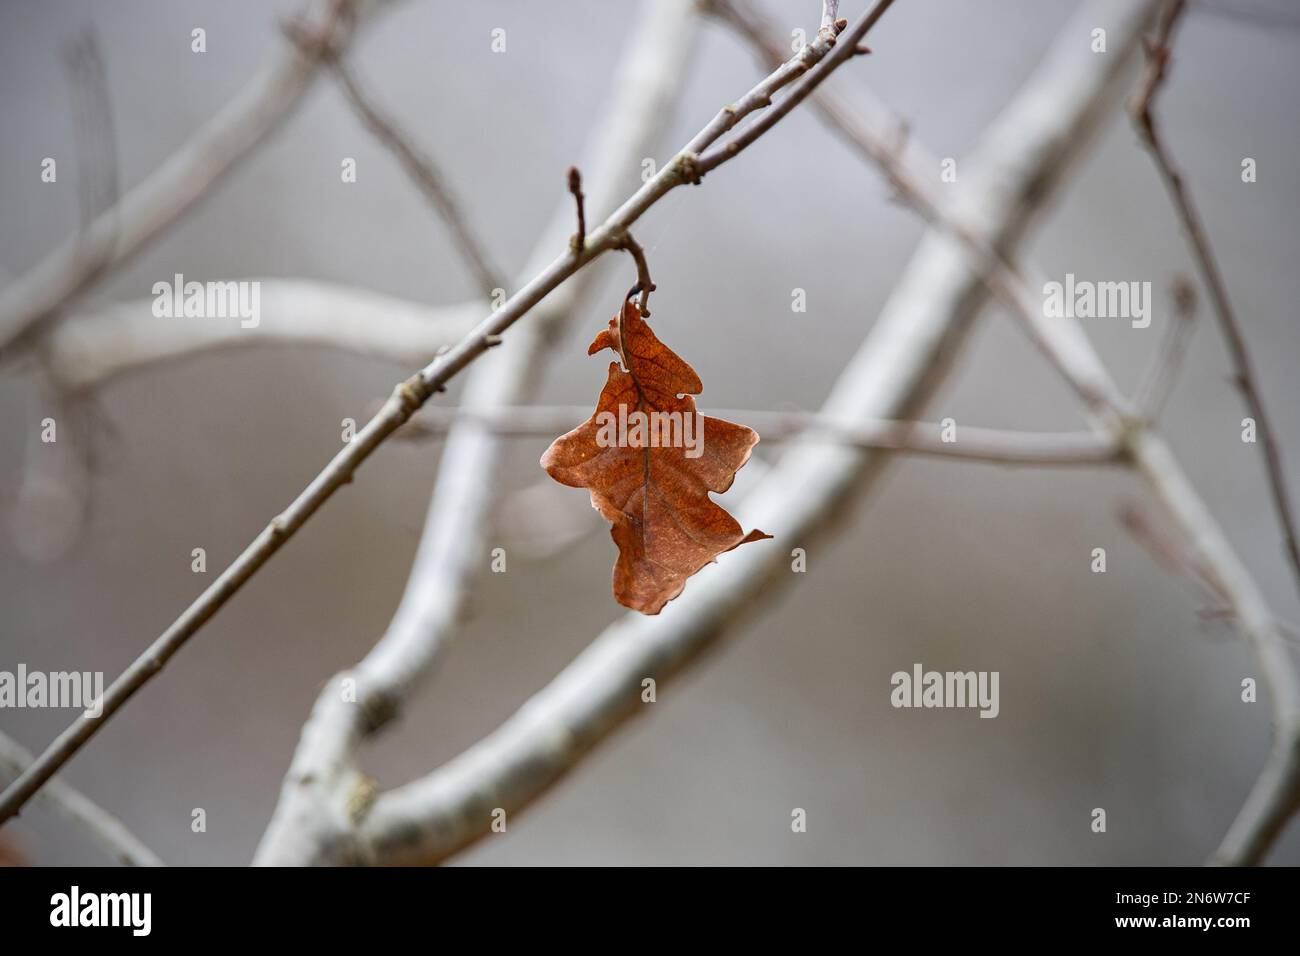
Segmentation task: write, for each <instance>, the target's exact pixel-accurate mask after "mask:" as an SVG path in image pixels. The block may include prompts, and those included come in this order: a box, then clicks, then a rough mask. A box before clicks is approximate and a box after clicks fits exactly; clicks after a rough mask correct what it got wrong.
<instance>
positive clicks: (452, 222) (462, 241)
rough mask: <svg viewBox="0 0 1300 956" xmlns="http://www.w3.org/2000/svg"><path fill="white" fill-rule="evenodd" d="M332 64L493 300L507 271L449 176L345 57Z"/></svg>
mask: <svg viewBox="0 0 1300 956" xmlns="http://www.w3.org/2000/svg"><path fill="white" fill-rule="evenodd" d="M287 32H288V33H289V35H290V36H291V37H292V38H295V40H296V42H304V41H303V40H302V38H301V37H300V36H299V35H298V34H297V33H296V32H295V31H293V30H287ZM329 65H330V68H331V69H332V70H333V72H334V75H335V77H337V79H338V81H339V85H340V86H341V87H342V88H343V92H344V93H345V94H347V98H348V101H349V102H350V103H351V104H352V107H353V109H354V110H355V111H356V113H357V115H358V116H359V117H361V121H362V122H363V123H365V125H366V127H367V128H368V129H369V130H370V132H372V133H373V134H374V135H375V138H376V139H378V140H379V141H380V142H381V143H383V144H384V145H385V146H386V147H388V149H389V151H390V152H392V154H393V155H394V156H396V157H397V160H398V162H400V163H401V164H402V168H403V169H405V170H406V172H407V175H408V176H410V178H411V181H412V182H414V183H415V185H416V186H417V187H419V190H420V192H421V193H423V194H424V197H425V199H427V200H428V201H429V205H431V206H432V207H433V209H434V211H435V212H437V213H438V215H439V216H440V217H441V218H442V221H443V222H444V223H446V225H447V228H448V229H450V230H451V233H452V237H453V239H454V240H455V244H456V248H457V249H459V250H460V253H461V256H462V257H464V259H465V264H466V265H468V266H469V268H470V271H471V272H473V273H474V277H475V279H476V280H477V282H478V287H479V290H480V291H481V292H482V293H483V298H485V299H487V300H489V301H491V299H492V297H493V295H494V294H495V292H496V290H497V289H504V288H505V287H506V284H505V280H504V279H503V278H502V277H503V275H504V273H502V272H501V271H500V270H499V269H497V268H496V267H495V266H494V265H492V262H491V257H490V256H488V254H487V251H486V250H485V249H484V247H483V243H482V242H480V241H479V239H478V238H477V237H476V236H475V235H474V231H473V230H472V229H470V227H469V223H468V222H467V221H466V219H465V214H464V213H463V212H462V211H461V208H460V203H458V202H457V201H456V198H455V196H453V195H452V193H451V190H450V188H449V187H448V186H447V185H446V184H445V182H444V179H445V178H446V177H444V176H443V175H442V173H440V172H439V171H438V169H437V167H436V166H435V165H434V162H433V160H432V159H431V158H430V157H429V156H428V155H427V154H426V153H423V152H421V151H420V150H419V149H418V148H417V147H416V146H415V145H414V144H413V143H412V142H411V140H410V137H408V136H407V135H406V134H405V133H403V132H402V131H401V129H400V128H399V127H398V125H397V123H396V122H395V121H393V120H392V119H390V118H388V117H387V116H385V115H383V113H381V112H380V110H379V108H378V107H377V106H375V105H374V103H373V102H372V101H371V99H370V98H369V97H368V96H367V95H366V93H365V91H364V90H363V89H362V88H361V84H360V81H358V80H357V78H356V76H355V74H354V73H353V72H352V70H351V69H350V68H349V67H348V65H347V64H346V63H345V62H344V61H343V59H342V58H341V57H337V56H332V57H330V58H329Z"/></svg>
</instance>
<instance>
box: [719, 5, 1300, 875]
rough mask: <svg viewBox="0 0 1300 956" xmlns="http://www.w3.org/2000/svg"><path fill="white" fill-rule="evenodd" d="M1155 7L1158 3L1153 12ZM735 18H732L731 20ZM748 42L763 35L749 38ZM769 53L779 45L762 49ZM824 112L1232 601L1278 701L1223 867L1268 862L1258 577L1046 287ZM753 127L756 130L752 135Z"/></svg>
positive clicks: (1282, 790) (1296, 790)
mask: <svg viewBox="0 0 1300 956" xmlns="http://www.w3.org/2000/svg"><path fill="white" fill-rule="evenodd" d="M714 3H715V6H717V7H718V8H719V9H720V10H721V11H722V12H723V13H724V15H727V11H728V10H730V11H732V15H733V16H736V18H737V19H740V20H741V21H745V20H746V18H744V17H740V16H738V15H736V14H735V10H736V9H737V3H736V0H714ZM1146 6H1154V3H1151V4H1149V5H1144V7H1143V8H1141V9H1143V10H1145V9H1146ZM729 18H730V17H729ZM742 32H745V33H746V35H747V36H752V35H753V34H754V33H755V32H756V31H755V30H754V29H753V28H752V27H751V28H748V29H747V30H744V31H742ZM755 45H756V47H757V48H758V49H759V50H760V52H763V53H764V54H766V52H767V50H768V49H770V46H771V41H768V42H765V43H756V44H755ZM814 106H815V107H817V108H818V110H819V112H820V113H821V114H822V115H823V117H824V118H826V119H827V120H828V121H829V122H830V123H831V124H832V125H833V126H834V128H835V129H836V130H837V131H839V132H840V133H841V134H842V135H843V136H844V137H845V139H846V140H847V141H848V142H849V143H850V145H852V146H853V147H854V148H855V149H856V150H858V151H859V152H861V153H862V154H863V155H864V156H865V157H867V158H868V159H870V160H871V161H872V162H873V163H875V164H876V165H878V166H879V167H880V169H881V171H882V172H883V173H884V175H885V177H886V179H887V180H888V181H889V183H890V185H892V186H893V187H894V189H895V190H896V191H897V192H898V195H899V196H900V197H901V198H902V199H903V200H904V201H906V202H907V203H908V204H909V205H910V206H912V207H913V208H914V209H915V210H917V211H918V212H919V213H920V214H921V215H922V216H923V217H924V218H925V219H926V221H927V222H929V223H930V224H931V225H932V226H935V227H937V228H939V229H940V230H941V231H943V232H944V233H946V234H947V235H949V236H951V237H953V238H954V239H956V240H957V241H959V242H960V243H961V244H962V245H963V246H964V247H966V248H967V249H968V250H970V252H971V253H972V254H974V256H975V257H976V258H977V260H978V261H979V262H980V263H981V264H982V268H983V270H984V272H983V279H984V282H985V283H986V285H987V286H988V288H989V290H990V291H991V292H992V293H993V294H994V295H996V296H997V297H998V298H999V299H1000V300H1002V301H1003V302H1004V303H1006V304H1007V305H1008V306H1009V307H1010V309H1011V311H1012V313H1013V314H1014V315H1015V316H1016V317H1017V318H1018V319H1019V320H1020V322H1021V326H1022V328H1023V329H1024V330H1025V331H1026V332H1027V333H1028V335H1029V337H1030V340H1031V341H1032V342H1033V343H1034V344H1035V345H1036V346H1037V347H1038V348H1039V350H1040V351H1041V352H1042V353H1043V354H1044V355H1045V356H1046V357H1047V359H1048V360H1049V361H1050V362H1051V363H1052V365H1054V366H1055V367H1056V368H1057V370H1058V371H1059V372H1060V373H1061V375H1062V377H1063V378H1064V379H1065V381H1066V382H1067V383H1068V384H1069V385H1070V386H1071V387H1072V388H1073V389H1074V391H1075V392H1076V393H1077V394H1078V395H1079V397H1080V398H1081V399H1082V400H1083V402H1084V403H1085V404H1086V406H1087V407H1088V410H1089V412H1090V413H1091V415H1090V417H1091V419H1092V424H1093V427H1094V428H1095V429H1097V430H1098V433H1099V434H1100V435H1102V436H1103V437H1105V438H1107V439H1109V440H1112V441H1116V442H1119V443H1121V444H1122V445H1123V446H1124V447H1125V448H1126V450H1127V453H1128V455H1129V456H1130V459H1131V461H1132V463H1133V465H1134V467H1135V468H1136V469H1137V471H1138V473H1139V474H1140V475H1141V476H1142V477H1143V479H1144V480H1145V481H1146V482H1147V483H1148V485H1149V486H1150V488H1151V490H1152V492H1153V493H1154V494H1155V496H1156V497H1157V498H1158V499H1159V500H1160V502H1161V503H1162V504H1163V505H1164V506H1165V508H1166V509H1167V510H1168V511H1169V513H1170V515H1171V516H1172V517H1173V518H1174V519H1175V520H1176V521H1177V523H1178V525H1179V527H1180V530H1181V531H1182V533H1183V535H1184V536H1185V538H1186V540H1187V542H1188V544H1189V546H1190V547H1192V548H1193V549H1194V550H1195V552H1196V554H1197V556H1198V558H1199V560H1201V561H1202V562H1203V563H1204V565H1205V566H1206V567H1207V568H1208V569H1211V570H1212V572H1213V574H1214V576H1215V580H1216V583H1217V585H1218V586H1220V587H1222V588H1223V589H1224V592H1225V594H1227V595H1229V596H1230V599H1231V605H1232V608H1233V611H1234V616H1235V618H1236V620H1237V621H1238V623H1239V625H1240V629H1241V631H1242V633H1243V634H1244V636H1245V637H1246V638H1247V640H1248V641H1249V642H1250V645H1251V648H1252V650H1253V651H1254V653H1255V656H1256V659H1257V660H1258V662H1259V666H1260V669H1261V671H1262V672H1263V674H1264V675H1265V679H1266V680H1267V681H1268V683H1269V686H1270V689H1271V690H1272V694H1271V695H1270V699H1271V703H1272V707H1273V748H1272V750H1271V752H1270V755H1269V758H1268V760H1267V761H1266V763H1265V766H1264V769H1263V770H1262V771H1261V773H1260V777H1259V779H1258V780H1257V782H1256V784H1255V787H1254V789H1252V791H1251V794H1250V796H1249V797H1248V798H1247V801H1246V804H1245V805H1244V806H1243V807H1242V809H1241V811H1240V812H1239V814H1238V816H1237V819H1236V820H1235V821H1234V822H1233V824H1232V826H1231V827H1230V828H1229V831H1228V833H1227V834H1226V835H1225V836H1224V839H1223V843H1222V844H1221V845H1220V847H1219V850H1218V851H1217V852H1216V855H1215V858H1214V859H1215V861H1216V862H1231V863H1238V864H1242V863H1253V862H1258V860H1260V859H1261V858H1262V856H1263V854H1264V853H1265V852H1266V851H1267V849H1268V847H1269V846H1270V845H1271V844H1272V842H1273V841H1274V840H1275V839H1276V837H1277V835H1278V834H1279V833H1280V832H1281V830H1282V828H1283V827H1284V826H1285V825H1286V822H1287V820H1289V819H1290V817H1291V815H1292V814H1293V813H1294V812H1295V809H1296V805H1297V803H1298V802H1300V683H1297V679H1296V674H1295V671H1294V669H1293V667H1292V666H1291V662H1290V659H1289V658H1288V656H1287V653H1286V646H1285V642H1284V640H1283V638H1282V637H1281V634H1280V631H1279V628H1278V625H1277V622H1276V619H1275V618H1274V616H1273V613H1272V611H1271V610H1270V609H1269V606H1268V602H1267V601H1266V600H1265V599H1264V595H1263V594H1262V592H1261V591H1260V589H1259V587H1258V585H1257V584H1256V583H1255V581H1254V579H1253V578H1252V577H1251V575H1250V572H1249V570H1248V569H1247V568H1246V566H1245V565H1244V564H1243V563H1242V561H1241V558H1240V557H1239V556H1238V555H1237V553H1236V551H1235V550H1234V549H1233V547H1232V545H1231V543H1230V542H1229V540H1228V538H1227V536H1226V535H1225V534H1224V532H1223V530H1222V528H1220V527H1219V525H1218V523H1217V522H1216V521H1215V519H1214V516H1213V515H1212V514H1211V513H1210V511H1209V509H1208V508H1207V507H1206V506H1205V503H1204V502H1203V501H1202V500H1201V497H1200V495H1199V494H1197V492H1196V489H1195V487H1194V486H1193V485H1192V484H1191V482H1190V481H1189V480H1188V478H1187V476H1186V474H1185V473H1184V472H1183V470H1182V467H1181V466H1180V465H1179V463H1178V460H1177V459H1176V458H1175V457H1174V455H1173V453H1172V452H1171V451H1170V449H1169V447H1168V445H1166V444H1165V442H1164V441H1163V440H1162V439H1161V438H1160V437H1158V436H1157V435H1156V434H1155V433H1154V432H1153V431H1152V430H1151V428H1150V427H1149V425H1148V423H1146V422H1145V421H1144V420H1143V419H1142V418H1141V417H1140V416H1139V415H1138V414H1137V413H1136V411H1135V410H1134V409H1133V407H1132V405H1131V403H1130V402H1129V401H1128V400H1127V399H1126V398H1125V397H1124V395H1123V393H1122V392H1121V391H1120V389H1119V386H1118V385H1117V384H1116V382H1115V380H1114V379H1113V378H1112V377H1111V375H1110V373H1109V371H1107V369H1106V367H1105V366H1104V365H1103V364H1102V362H1101V359H1100V357H1099V356H1098V355H1097V353H1096V351H1095V350H1094V349H1093V347H1092V345H1091V343H1090V342H1089V341H1088V339H1087V336H1086V335H1084V333H1083V331H1082V329H1081V328H1080V327H1079V326H1078V324H1077V323H1076V322H1067V321H1065V320H1059V319H1052V320H1049V319H1047V318H1046V317H1045V315H1044V314H1043V310H1042V308H1041V301H1040V300H1039V298H1038V297H1037V296H1036V295H1035V294H1034V292H1033V291H1032V290H1033V289H1034V288H1042V283H1035V282H1031V281H1028V280H1026V278H1025V277H1024V276H1023V275H1022V274H1021V273H1020V271H1019V270H1018V269H1016V268H1015V266H1013V265H1012V264H1011V262H1010V261H1009V260H1008V258H1007V257H1006V255H1005V254H1004V253H1002V251H1001V250H999V249H998V248H997V246H996V245H995V244H993V243H991V242H990V241H989V240H988V238H987V237H986V236H985V235H983V234H982V232H981V231H980V230H977V229H975V228H973V227H972V226H971V224H970V222H969V220H968V219H966V218H964V217H959V216H956V215H954V214H952V213H951V212H950V211H949V210H948V209H947V208H945V204H944V203H942V202H941V201H940V200H939V199H938V198H937V197H936V196H935V195H934V193H933V190H932V188H931V187H930V186H928V185H926V183H927V179H926V178H925V177H924V176H922V175H920V174H918V173H917V172H916V171H915V170H914V169H911V168H909V164H907V163H905V162H904V160H903V157H902V156H901V155H900V154H899V153H898V152H897V150H895V149H893V148H891V147H890V145H889V144H888V143H887V142H884V141H882V140H881V139H880V138H879V137H878V136H876V135H874V134H873V131H872V130H870V129H868V128H866V127H865V126H864V124H863V123H862V121H861V119H860V117H858V116H857V115H855V113H854V112H853V111H852V110H851V109H849V108H848V107H846V106H845V105H844V104H843V103H842V102H841V96H840V95H838V94H826V93H823V94H819V95H818V96H816V97H814ZM751 128H752V127H751Z"/></svg>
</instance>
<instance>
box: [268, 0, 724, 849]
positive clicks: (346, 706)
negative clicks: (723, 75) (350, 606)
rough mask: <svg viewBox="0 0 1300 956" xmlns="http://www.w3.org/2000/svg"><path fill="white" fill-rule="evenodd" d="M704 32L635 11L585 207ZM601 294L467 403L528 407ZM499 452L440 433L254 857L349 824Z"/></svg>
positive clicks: (627, 171)
mask: <svg viewBox="0 0 1300 956" xmlns="http://www.w3.org/2000/svg"><path fill="white" fill-rule="evenodd" d="M698 33H699V16H698V10H697V9H696V4H695V0H658V2H656V3H652V4H645V5H644V6H643V7H642V9H641V13H640V14H639V16H638V17H637V19H636V21H635V22H634V23H633V24H632V25H631V28H630V30H629V36H630V38H631V39H630V42H629V48H628V50H627V51H626V52H625V53H624V54H620V56H619V57H618V63H619V66H618V70H617V73H616V74H615V76H614V78H613V81H612V83H611V85H610V92H609V94H608V103H607V105H606V107H605V109H604V111H603V113H602V117H601V119H600V122H599V123H597V124H596V125H595V126H594V127H593V128H592V129H591V132H590V133H589V135H588V138H587V145H586V146H585V147H584V150H583V156H584V163H583V168H586V169H587V170H588V175H587V177H586V181H585V184H584V203H583V206H584V210H590V211H592V212H593V213H595V214H597V215H599V216H601V217H604V216H606V215H608V213H609V212H610V210H612V209H614V208H615V207H616V206H617V205H618V204H619V203H620V202H621V201H622V199H623V196H624V195H625V190H626V189H627V187H628V185H630V183H631V182H633V181H634V176H635V173H634V171H635V170H636V169H637V167H638V164H639V163H640V161H641V159H642V157H644V156H647V155H652V154H653V153H654V152H655V151H656V150H657V149H658V148H659V143H658V140H659V137H660V135H661V134H662V133H663V131H664V130H665V129H666V127H667V124H668V122H669V121H670V119H671V117H672V113H673V107H674V106H675V104H676V101H677V99H678V96H679V94H680V91H681V89H682V88H683V86H684V84H685V80H686V77H687V76H688V75H689V74H690V72H691V71H690V61H691V58H692V56H693V55H694V51H695V49H696V47H697V44H696V42H695V41H696V38H697V35H698ZM572 210H573V203H572V199H571V197H570V196H568V195H566V196H565V197H564V201H562V202H560V203H558V204H557V206H556V209H555V211H554V213H553V214H552V216H551V219H550V222H549V223H548V225H547V226H546V227H545V228H543V229H542V231H541V233H540V234H539V236H538V238H537V240H536V241H535V243H534V251H533V253H532V255H530V256H529V259H528V262H527V264H526V266H525V268H524V270H523V272H522V276H523V277H524V278H526V277H528V276H529V275H532V274H533V273H534V272H535V271H536V270H537V269H540V268H544V267H545V266H546V264H547V263H548V262H549V261H550V258H551V256H553V255H554V251H555V249H556V248H558V247H559V246H561V245H563V246H565V247H566V248H570V249H571V248H572V246H571V241H570V240H571V237H572V233H573V228H572V223H573V218H572V217H573V212H572ZM570 254H572V253H570ZM597 288H598V282H597V272H596V271H595V270H583V271H582V272H579V273H578V274H577V275H575V276H574V277H573V278H572V279H571V280H570V281H569V282H566V283H565V284H564V285H563V286H561V287H560V288H558V289H556V290H555V291H554V292H552V293H551V294H550V295H548V296H547V297H546V299H545V300H544V301H543V302H542V303H541V304H540V305H539V306H538V308H536V309H535V310H534V311H533V313H532V314H531V316H530V321H528V322H525V323H522V324H520V325H519V326H517V327H516V328H515V329H514V330H512V332H511V334H510V343H509V347H508V348H501V349H499V350H498V351H497V352H495V353H494V354H493V355H492V356H490V357H489V358H487V359H486V360H484V361H482V362H479V363H478V364H476V365H475V366H474V368H473V370H472V371H471V373H470V375H469V376H468V378H467V381H466V382H465V385H464V388H463V390H462V397H461V403H462V407H465V408H470V409H474V410H476V411H482V412H490V411H491V410H492V409H494V408H497V407H501V406H508V405H519V404H526V403H528V402H529V401H531V400H533V398H534V397H535V395H534V393H535V390H536V389H537V387H538V384H539V382H540V378H541V370H542V369H544V368H545V365H546V361H547V359H548V358H549V357H550V355H551V354H552V353H553V352H554V350H555V347H556V345H557V344H558V343H559V342H560V341H562V335H561V333H562V332H563V329H564V327H565V325H566V324H567V323H568V322H569V321H570V320H571V319H572V318H573V317H575V316H578V315H581V314H582V313H583V312H584V311H585V306H586V303H587V300H588V298H589V297H590V295H591V294H592V293H593V292H595V291H596V290H597ZM507 452H508V441H507V439H505V438H504V437H503V436H499V435H497V434H495V433H493V432H491V431H489V430H488V429H485V428H483V427H482V426H480V425H479V424H478V423H476V422H473V421H460V422H457V423H456V424H455V426H454V427H453V428H452V430H451V431H450V433H449V434H448V436H447V439H446V446H445V447H444V448H443V453H442V455H441V456H440V462H439V468H438V477H437V480H436V481H435V482H434V487H433V491H432V494H431V495H430V500H429V506H428V511H427V514H426V517H425V521H424V528H423V530H422V531H421V534H420V541H419V546H418V548H417V549H416V553H415V559H414V561H413V562H412V565H411V570H410V573H409V575H408V577H407V582H406V585H405V587H404V589H403V592H402V597H401V600H400V601H399V603H398V607H397V609H396V611H395V612H394V613H393V615H392V619H391V621H390V622H389V625H388V627H387V628H386V629H385V631H384V634H383V636H382V638H380V640H379V641H378V642H377V643H376V644H375V645H374V646H373V647H372V648H371V649H370V650H369V651H368V652H367V653H366V655H365V657H364V658H363V659H362V660H361V661H359V662H358V663H357V664H356V665H355V666H353V667H351V668H349V670H348V671H347V673H346V674H343V675H339V677H337V678H336V679H335V680H333V681H330V682H328V684H327V685H326V687H325V688H324V689H323V690H322V692H321V693H320V695H319V696H318V697H317V700H316V704H315V706H314V707H313V708H312V711H311V715H310V717H309V718H308V720H307V722H306V724H305V725H304V726H303V728H302V733H301V736H300V739H299V742H298V746H297V748H296V750H295V752H294V756H293V762H292V765H291V766H290V769H289V772H288V773H287V774H286V775H285V779H284V784H283V786H282V788H281V792H280V799H279V802H278V803H277V805H276V809H275V814H274V815H273V817H272V819H271V821H270V824H269V825H268V827H267V830H266V833H265V834H264V836H263V838H262V841H261V843H260V844H259V845H258V849H257V854H256V857H255V862H259V863H292V862H300V861H303V860H307V859H312V858H314V857H315V856H316V855H317V854H318V853H319V852H320V848H321V847H322V846H324V845H329V844H333V843H338V842H340V840H341V839H342V838H341V836H340V835H339V834H338V833H337V832H336V831H337V829H338V828H339V827H340V826H345V827H350V826H351V824H350V822H349V821H350V820H351V819H352V817H351V815H350V814H347V813H346V812H342V811H345V810H346V808H347V807H349V806H352V805H353V802H354V797H355V795H356V794H357V793H366V792H369V791H368V790H367V789H366V788H367V784H366V783H365V779H366V778H365V774H364V772H363V771H362V770H361V768H360V767H359V766H358V764H359V751H360V749H361V744H362V742H363V741H365V740H366V739H368V738H369V737H371V736H374V735H376V734H377V733H379V731H380V730H382V729H383V728H384V727H385V726H386V723H387V721H388V720H389V719H391V717H392V716H393V715H395V714H397V713H399V712H400V711H401V709H402V708H403V707H404V706H405V702H406V701H407V700H409V699H410V698H411V697H412V696H413V695H414V694H415V693H416V691H417V690H418V688H419V687H420V686H421V685H422V684H423V683H424V682H425V681H427V680H428V679H429V678H430V677H431V676H432V674H433V673H434V672H435V671H436V669H437V667H438V665H439V664H440V663H441V661H442V659H443V657H444V656H445V654H446V652H447V650H448V649H449V648H450V647H451V645H452V642H453V639H454V638H455V636H456V635H457V633H458V632H459V629H460V625H461V623H462V622H463V619H464V614H463V609H464V608H465V605H466V603H467V602H468V600H469V595H470V594H471V593H472V591H473V589H474V584H475V582H476V581H477V580H478V578H479V577H480V576H481V575H482V574H483V573H484V570H485V569H484V565H483V563H482V561H481V560H479V556H480V555H481V554H482V553H483V550H484V549H485V547H486V546H487V542H488V536H489V535H490V533H491V528H492V524H493V520H492V515H493V512H494V510H495V508H496V503H497V500H498V495H499V476H500V475H501V472H502V470H503V469H502V462H503V460H504V459H505V456H506V454H507ZM345 677H346V678H349V679H351V680H354V681H355V684H354V685H353V686H355V687H357V689H358V694H357V698H358V703H357V704H351V703H347V702H345V701H344V700H343V699H342V698H341V696H340V695H339V694H338V688H339V680H340V679H341V678H345Z"/></svg>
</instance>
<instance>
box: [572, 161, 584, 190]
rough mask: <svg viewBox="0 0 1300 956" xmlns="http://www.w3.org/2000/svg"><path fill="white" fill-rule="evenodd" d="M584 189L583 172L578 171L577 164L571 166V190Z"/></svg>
mask: <svg viewBox="0 0 1300 956" xmlns="http://www.w3.org/2000/svg"><path fill="white" fill-rule="evenodd" d="M581 190H582V173H580V172H579V171H578V167H577V166H570V167H569V192H571V193H575V194H576V193H578V192H580V191H581Z"/></svg>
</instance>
